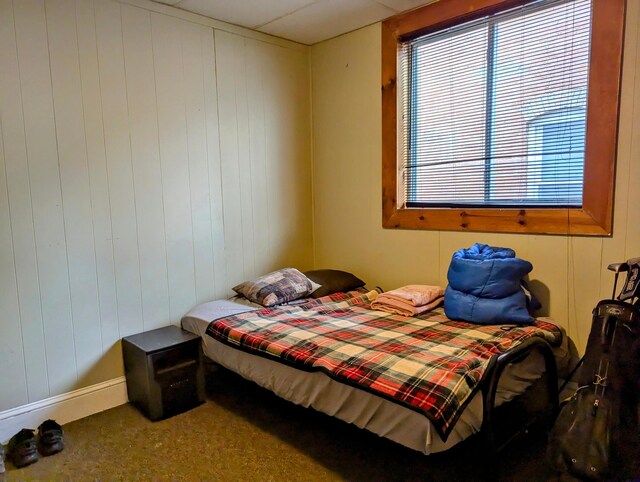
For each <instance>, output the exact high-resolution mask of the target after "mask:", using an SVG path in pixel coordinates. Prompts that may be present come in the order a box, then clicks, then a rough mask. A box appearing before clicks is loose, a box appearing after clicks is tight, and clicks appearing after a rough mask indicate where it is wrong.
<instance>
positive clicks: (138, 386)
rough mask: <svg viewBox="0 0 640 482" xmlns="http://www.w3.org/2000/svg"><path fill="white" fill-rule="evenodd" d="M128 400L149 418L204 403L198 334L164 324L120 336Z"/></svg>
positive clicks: (167, 415) (163, 415) (172, 413)
mask: <svg viewBox="0 0 640 482" xmlns="http://www.w3.org/2000/svg"><path fill="white" fill-rule="evenodd" d="M122 353H123V356H124V370H125V375H126V377H127V392H128V394H129V401H130V402H133V403H134V404H136V405H137V406H138V407H139V408H140V409H141V410H142V411H143V412H144V414H145V415H146V416H147V417H149V418H150V419H151V420H159V419H161V418H166V417H169V416H171V415H175V414H177V413H180V412H184V411H185V410H188V409H190V408H193V407H195V406H196V405H199V404H200V403H202V402H204V376H203V370H202V363H201V358H202V356H201V348H200V337H199V336H197V335H194V334H193V333H189V332H188V331H184V330H182V329H180V328H178V327H177V326H166V327H164V328H159V329H157V330H152V331H145V332H144V333H139V334H137V335H131V336H127V337H125V338H123V339H122Z"/></svg>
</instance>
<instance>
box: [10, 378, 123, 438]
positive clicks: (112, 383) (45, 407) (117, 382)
mask: <svg viewBox="0 0 640 482" xmlns="http://www.w3.org/2000/svg"><path fill="white" fill-rule="evenodd" d="M127 401H128V398H127V384H126V380H125V378H124V377H118V378H114V379H112V380H107V381H106V382H102V383H97V384H96V385H91V386H89V387H85V388H81V389H79V390H74V391H73V392H68V393H63V394H62V395H56V396H54V397H49V398H45V399H44V400H40V401H37V402H33V403H28V404H26V405H22V406H20V407H16V408H10V409H9V410H5V411H3V412H0V443H2V442H4V443H6V442H7V441H8V440H9V439H10V438H11V437H12V436H13V435H14V434H16V433H17V432H18V431H19V430H20V429H22V428H32V429H36V428H37V427H38V426H39V425H40V424H41V423H42V422H44V421H45V420H47V419H49V418H51V419H54V420H55V421H56V422H58V423H59V424H61V425H62V424H65V423H69V422H73V421H74V420H78V419H81V418H84V417H88V416H89V415H92V414H94V413H98V412H102V411H104V410H108V409H110V408H113V407H117V406H118V405H122V404H124V403H127Z"/></svg>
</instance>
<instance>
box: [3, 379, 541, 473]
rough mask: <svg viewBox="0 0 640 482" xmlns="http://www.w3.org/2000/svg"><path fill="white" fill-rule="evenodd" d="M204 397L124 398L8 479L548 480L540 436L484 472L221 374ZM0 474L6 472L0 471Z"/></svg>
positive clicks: (460, 453)
mask: <svg viewBox="0 0 640 482" xmlns="http://www.w3.org/2000/svg"><path fill="white" fill-rule="evenodd" d="M213 378H214V380H213V381H212V382H210V383H209V384H208V391H209V397H208V400H207V402H206V403H204V404H203V405H201V406H199V407H197V408H194V409H192V410H190V411H188V412H186V413H183V414H181V415H177V416H175V417H172V418H170V419H168V420H164V421H159V422H150V421H148V420H147V419H146V418H145V417H144V416H143V415H141V414H140V413H139V412H138V411H137V410H136V409H135V408H134V407H133V406H131V405H123V406H121V407H117V408H114V409H112V410H108V411H106V412H103V413H99V414H96V415H93V416H91V417H88V418H85V419H83V420H78V421H76V422H73V423H70V424H67V425H65V427H64V429H65V442H66V448H65V450H64V451H63V452H61V453H59V454H57V455H54V456H51V457H48V458H42V459H40V461H38V462H37V463H35V464H33V465H31V466H29V467H25V468H23V469H19V470H18V469H15V468H14V467H13V466H12V465H11V464H10V463H8V464H7V473H6V474H5V476H4V478H5V479H6V480H25V479H26V480H33V479H38V480H60V479H64V480H95V479H102V480H105V479H106V480H114V479H115V480H117V479H120V480H150V479H154V480H159V479H160V480H161V479H171V480H177V479H181V480H184V479H187V480H217V481H218V480H219V481H243V480H246V481H254V480H260V481H269V480H274V481H276V480H277V481H316V480H317V481H320V480H322V481H324V480H368V481H372V480H480V479H483V478H486V477H487V476H489V475H490V476H492V477H495V478H496V479H498V480H527V481H529V480H545V479H547V478H548V477H549V472H548V469H547V468H546V466H545V463H544V438H543V437H542V436H530V437H528V438H526V439H523V440H521V441H519V442H518V443H516V444H514V445H512V446H511V447H510V448H509V449H507V450H505V451H503V452H502V453H501V454H500V456H499V460H498V461H497V463H496V464H495V466H493V467H492V468H491V469H490V470H489V471H488V472H487V471H485V472H483V471H481V470H480V469H479V461H478V459H477V456H476V455H474V454H475V452H476V451H475V450H474V448H473V443H472V444H470V445H465V444H463V446H462V447H459V448H455V449H454V450H452V451H449V452H447V453H446V454H443V455H436V456H430V457H426V456H423V455H422V454H419V453H417V452H414V451H412V450H409V449H406V448H404V447H401V446H400V445H397V444H395V443H393V442H390V441H387V440H385V439H382V438H380V437H378V436H376V435H373V434H370V433H368V432H366V431H363V430H359V429H357V428H356V427H353V426H351V425H348V424H346V423H343V422H340V421H338V420H335V419H332V418H330V417H328V416H325V415H323V414H321V413H318V412H315V411H313V410H308V409H304V408H301V407H298V406H295V405H293V404H290V403H288V402H285V401H283V400H280V399H278V398H277V397H275V396H274V395H272V394H270V393H269V392H267V391H265V390H263V389H260V388H259V387H257V386H255V385H254V384H252V383H249V382H246V381H244V380H242V379H240V378H239V377H237V376H236V375H233V374H231V373H228V372H226V371H220V372H218V373H217V374H216V375H215V377H213ZM0 480H2V476H1V475H0Z"/></svg>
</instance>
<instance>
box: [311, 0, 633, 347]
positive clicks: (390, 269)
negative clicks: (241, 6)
mask: <svg viewBox="0 0 640 482" xmlns="http://www.w3.org/2000/svg"><path fill="white" fill-rule="evenodd" d="M639 25H640V0H630V1H629V2H628V10H627V28H626V33H625V35H626V38H625V51H624V62H625V64H624V73H623V82H622V108H621V112H620V135H619V142H618V164H617V184H616V201H615V216H614V235H613V237H612V238H585V237H565V236H534V235H511V234H491V233H458V232H448V231H402V230H385V229H382V221H381V219H382V212H381V205H382V202H381V177H380V176H381V135H380V132H381V108H380V25H379V24H376V25H373V26H370V27H366V28H364V29H361V30H358V31H355V32H352V33H349V34H346V35H342V36H340V37H337V38H335V39H332V40H328V41H326V42H322V43H320V44H316V45H314V46H313V47H312V48H311V62H312V86H313V88H312V91H313V92H312V96H313V97H312V98H313V182H314V232H315V236H314V244H315V265H316V267H317V268H323V267H334V268H341V269H346V270H349V271H352V272H354V273H356V274H357V275H358V276H361V277H362V278H363V279H365V280H366V281H367V282H368V283H369V285H380V286H382V287H383V288H384V289H392V288H394V287H397V286H400V285H402V284H407V283H435V284H441V285H445V284H446V273H447V268H448V266H449V261H450V259H451V254H452V253H453V252H454V251H455V250H457V249H459V248H463V247H468V246H470V245H471V244H473V243H474V242H482V243H487V244H493V245H499V246H508V247H512V248H514V249H515V250H516V252H517V254H518V256H520V257H522V258H525V259H528V260H530V261H531V262H532V263H533V265H534V270H533V272H532V273H531V279H532V280H537V281H538V282H539V283H542V284H543V285H544V286H546V288H547V289H548V292H549V294H548V295H547V296H544V294H543V296H542V298H543V299H545V298H548V299H546V305H547V311H548V313H549V314H550V315H551V316H552V317H553V318H555V319H556V320H557V321H558V322H559V323H560V324H562V325H563V326H565V327H566V328H567V330H568V331H569V334H570V336H571V337H572V338H573V339H574V340H575V341H576V343H577V345H578V346H579V347H580V348H581V349H583V348H584V344H585V343H586V338H587V335H588V332H589V328H590V323H591V309H592V308H593V306H594V305H595V303H596V302H597V301H598V300H599V299H600V298H602V297H607V296H610V294H611V287H612V281H613V276H612V275H611V274H610V272H608V271H607V270H606V265H607V264H609V263H612V262H617V261H621V260H624V259H627V258H630V257H633V256H640V208H639V207H638V206H640V189H638V186H640V137H639V136H638V132H640V46H639V43H640V38H639V36H640V29H639V28H638V26H639Z"/></svg>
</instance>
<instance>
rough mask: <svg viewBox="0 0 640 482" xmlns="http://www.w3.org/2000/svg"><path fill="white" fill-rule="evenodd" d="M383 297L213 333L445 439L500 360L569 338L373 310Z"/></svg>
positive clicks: (255, 316) (243, 319) (269, 314)
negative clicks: (396, 406) (388, 408)
mask: <svg viewBox="0 0 640 482" xmlns="http://www.w3.org/2000/svg"><path fill="white" fill-rule="evenodd" d="M376 296H377V293H376V292H371V293H367V294H360V295H358V296H354V297H348V296H347V295H344V294H335V295H330V296H327V297H324V298H319V299H317V300H313V301H309V302H307V303H303V304H300V305H295V306H281V307H277V308H270V309H263V310H258V311H252V312H248V313H243V314H240V315H235V316H231V317H228V318H222V319H219V320H216V321H213V322H211V324H210V325H209V328H208V329H207V334H209V335H210V336H212V337H213V338H215V339H216V340H219V341H221V342H223V343H225V344H227V345H230V346H233V347H235V348H240V349H242V350H244V351H247V352H249V353H253V354H257V355H261V356H264V357H267V358H270V359H273V360H277V361H280V362H282V363H285V364H288V365H291V366H294V367H296V368H299V369H302V370H307V371H317V370H320V371H323V372H324V373H326V374H328V375H329V376H331V377H332V378H334V379H335V380H338V381H340V382H343V383H346V384H349V385H353V386H356V387H358V388H361V389H364V390H367V391H369V392H371V393H374V394H376V395H379V396H382V397H384V398H387V399H390V400H393V401H395V402H397V403H400V404H402V405H405V406H407V407H409V408H411V409H413V410H416V411H418V412H421V413H424V415H426V416H427V417H428V418H429V419H430V420H431V422H432V423H433V425H434V427H435V428H436V430H437V431H438V432H439V434H440V436H441V437H442V438H443V440H446V438H447V436H448V435H449V433H450V432H451V429H452V428H453V425H454V424H455V422H456V421H457V419H458V417H459V416H460V414H461V413H462V411H463V410H464V408H465V406H466V404H467V402H468V401H470V400H471V398H472V396H473V395H474V394H475V393H476V392H477V390H478V389H479V388H480V382H481V381H482V379H483V377H484V375H485V373H486V370H487V368H488V366H489V361H490V359H491V358H492V357H493V356H496V355H499V354H501V353H503V352H505V351H507V350H509V349H510V348H513V347H515V346H516V345H518V344H519V343H521V342H523V341H524V340H526V339H528V338H530V337H534V336H541V337H543V338H544V339H546V340H547V341H548V342H549V343H551V344H552V345H557V344H559V343H560V341H561V339H562V332H561V331H560V329H559V328H557V327H556V326H555V325H553V324H551V323H547V322H543V321H537V322H536V324H535V325H532V326H524V327H515V326H510V327H509V329H508V330H503V329H501V327H500V326H481V325H473V324H470V323H464V322H455V321H451V320H449V319H447V318H446V317H445V316H444V314H443V311H442V310H441V309H437V310H434V311H432V312H431V313H426V314H423V315H420V316H417V317H404V316H399V315H393V314H390V313H386V312H383V311H373V310H371V302H372V301H373V300H374V299H375V297H376Z"/></svg>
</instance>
